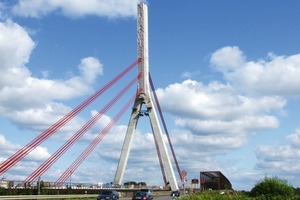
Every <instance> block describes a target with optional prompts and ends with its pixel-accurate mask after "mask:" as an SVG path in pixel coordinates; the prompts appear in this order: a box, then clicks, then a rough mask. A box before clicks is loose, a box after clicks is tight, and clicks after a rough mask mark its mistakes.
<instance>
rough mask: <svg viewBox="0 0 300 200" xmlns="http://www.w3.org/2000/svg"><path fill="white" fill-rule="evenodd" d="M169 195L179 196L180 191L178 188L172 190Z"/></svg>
mask: <svg viewBox="0 0 300 200" xmlns="http://www.w3.org/2000/svg"><path fill="white" fill-rule="evenodd" d="M170 196H175V197H179V196H180V191H179V190H176V191H172V192H171V195H170Z"/></svg>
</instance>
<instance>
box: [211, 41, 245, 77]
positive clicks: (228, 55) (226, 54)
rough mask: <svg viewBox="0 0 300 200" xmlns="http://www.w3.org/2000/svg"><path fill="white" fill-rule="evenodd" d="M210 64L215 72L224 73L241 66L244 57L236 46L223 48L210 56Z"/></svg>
mask: <svg viewBox="0 0 300 200" xmlns="http://www.w3.org/2000/svg"><path fill="white" fill-rule="evenodd" d="M210 62H211V64H212V65H214V66H215V68H216V70H218V71H221V72H224V73H226V72H230V71H234V70H236V69H238V68H239V67H240V66H241V65H243V64H244V62H245V56H244V54H243V52H242V51H241V50H240V49H239V47H237V46H232V47H223V48H221V49H219V50H217V51H215V52H214V53H213V54H212V56H211V58H210Z"/></svg>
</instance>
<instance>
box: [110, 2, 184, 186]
mask: <svg viewBox="0 0 300 200" xmlns="http://www.w3.org/2000/svg"><path fill="white" fill-rule="evenodd" d="M137 28H138V58H139V59H140V62H139V65H138V74H139V76H140V78H139V80H138V91H137V92H138V94H137V97H136V99H135V102H134V105H133V109H132V112H131V117H130V121H129V124H128V127H127V132H126V135H125V140H124V143H123V148H122V151H121V156H120V160H119V164H118V168H117V171H116V175H115V180H114V183H115V184H121V182H122V179H123V176H124V171H125V168H126V165H127V161H128V156H129V152H130V148H131V144H132V140H133V136H134V133H135V130H136V126H137V123H138V119H139V117H140V115H141V114H142V112H143V111H142V107H143V105H144V106H145V109H146V110H145V113H146V114H147V116H149V119H150V123H151V127H152V131H153V134H154V139H155V142H156V143H157V145H158V151H159V153H160V155H161V160H162V164H163V166H164V169H165V172H166V176H167V180H168V182H169V184H170V186H171V189H172V191H175V190H177V189H178V184H177V181H176V178H175V174H174V171H173V168H172V164H171V160H170V157H169V155H168V151H167V148H166V144H165V142H164V139H163V134H162V131H161V128H160V124H159V122H158V118H157V114H156V110H155V108H154V104H153V100H152V96H151V94H150V88H149V56H148V9H147V5H146V4H145V3H139V4H138V27H137Z"/></svg>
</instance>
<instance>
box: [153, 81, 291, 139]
mask: <svg viewBox="0 0 300 200" xmlns="http://www.w3.org/2000/svg"><path fill="white" fill-rule="evenodd" d="M157 95H158V97H159V100H160V104H161V106H162V107H163V109H164V111H167V112H169V113H171V114H172V115H173V116H174V117H175V122H176V125H177V126H179V127H182V128H187V129H189V130H190V131H192V132H193V133H194V134H198V135H207V134H218V135H220V134H221V135H222V134H226V135H237V134H244V135H245V134H247V133H251V132H253V131H257V130H262V129H269V128H276V127H278V124H279V122H278V120H277V118H276V117H275V116H273V115H271V113H272V112H273V111H280V110H282V109H283V107H284V106H285V103H286V101H285V100H284V99H282V98H280V97H273V96H270V97H268V96H264V97H257V98H254V97H247V96H242V95H238V94H237V93H236V91H234V88H232V87H231V86H230V85H224V84H221V83H218V82H213V83H210V84H208V85H207V86H206V85H203V84H202V83H199V82H197V81H191V80H186V81H183V82H182V83H176V84H172V85H169V86H168V87H167V88H165V89H158V90H157ZM170 99H172V101H170Z"/></svg>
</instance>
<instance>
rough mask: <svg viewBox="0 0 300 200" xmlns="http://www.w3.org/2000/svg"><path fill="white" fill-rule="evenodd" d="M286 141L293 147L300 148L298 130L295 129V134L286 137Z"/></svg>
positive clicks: (299, 133) (299, 132)
mask: <svg viewBox="0 0 300 200" xmlns="http://www.w3.org/2000/svg"><path fill="white" fill-rule="evenodd" d="M287 139H288V140H289V141H290V142H291V143H292V145H293V147H295V148H299V147H300V128H298V129H296V131H295V133H293V134H290V135H288V136H287Z"/></svg>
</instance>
